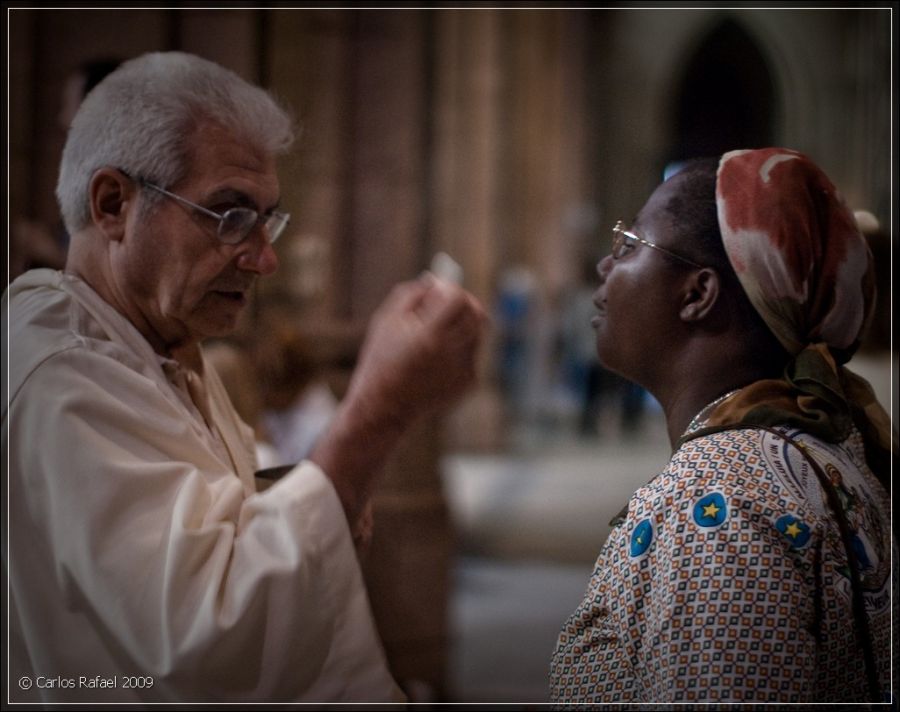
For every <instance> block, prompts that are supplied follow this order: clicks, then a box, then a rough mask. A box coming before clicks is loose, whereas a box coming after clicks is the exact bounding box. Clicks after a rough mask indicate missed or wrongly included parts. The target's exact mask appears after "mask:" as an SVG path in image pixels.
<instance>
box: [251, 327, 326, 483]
mask: <svg viewBox="0 0 900 712" xmlns="http://www.w3.org/2000/svg"><path fill="white" fill-rule="evenodd" d="M266 332H267V333H265V334H262V335H261V338H260V339H259V341H258V342H257V344H256V346H255V348H254V361H255V363H256V365H257V375H258V378H259V383H260V388H261V396H262V400H261V404H262V411H261V414H260V426H261V428H262V431H263V432H264V433H265V435H266V437H267V439H268V440H269V442H271V443H272V446H273V447H274V448H275V452H276V453H277V459H278V462H277V463H275V464H278V465H288V464H291V463H294V462H300V460H302V459H303V458H305V457H306V456H307V455H308V454H309V453H310V452H311V451H312V448H313V446H314V445H315V443H316V440H318V438H319V436H320V435H321V434H322V433H324V432H325V430H327V428H328V425H329V423H330V422H331V420H332V418H333V417H334V414H335V411H336V410H337V405H338V399H337V398H336V397H335V394H334V393H333V392H332V390H331V387H330V386H329V385H328V383H327V382H326V381H325V380H324V378H323V369H322V367H323V364H322V359H321V358H320V357H319V356H318V355H317V354H316V351H315V348H314V342H313V341H312V340H311V339H310V338H309V337H308V336H304V335H303V334H301V333H300V332H298V331H296V330H294V329H291V328H289V327H286V326H284V325H282V326H281V327H273V328H272V329H271V330H266Z"/></svg>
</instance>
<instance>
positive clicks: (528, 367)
mask: <svg viewBox="0 0 900 712" xmlns="http://www.w3.org/2000/svg"><path fill="white" fill-rule="evenodd" d="M537 286H538V285H537V282H536V279H535V276H534V273H533V272H532V271H531V270H529V269H528V268H527V267H524V266H522V265H515V266H512V267H509V268H508V269H506V270H504V272H503V273H502V274H501V275H500V280H499V285H498V291H497V302H496V308H495V324H494V325H495V328H496V330H497V334H498V342H499V344H498V354H497V378H498V380H499V383H500V389H501V392H502V393H503V395H504V397H505V398H506V401H507V404H508V406H509V408H510V416H511V418H512V420H513V421H517V420H519V419H521V418H522V417H524V415H525V410H526V407H527V405H528V396H529V390H530V388H531V381H532V379H533V378H534V376H535V374H534V372H533V368H532V366H533V363H534V359H535V351H536V346H537V344H536V332H537V310H538V306H537V299H538V294H537Z"/></svg>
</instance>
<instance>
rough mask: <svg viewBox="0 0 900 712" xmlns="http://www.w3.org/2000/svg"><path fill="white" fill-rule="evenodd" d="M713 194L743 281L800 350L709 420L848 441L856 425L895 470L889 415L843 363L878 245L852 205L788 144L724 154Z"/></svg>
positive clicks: (877, 460) (870, 449) (873, 454)
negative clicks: (779, 375) (778, 374)
mask: <svg viewBox="0 0 900 712" xmlns="http://www.w3.org/2000/svg"><path fill="white" fill-rule="evenodd" d="M716 205H717V208H718V218H719V228H720V230H721V233H722V241H723V243H724V246H725V252H726V253H727V254H728V258H729V260H730V262H731V264H732V266H733V267H734V271H735V273H736V274H737V277H738V279H739V281H740V283H741V286H742V287H743V288H744V291H745V292H746V294H747V296H748V297H749V299H750V303H751V304H752V305H753V306H754V308H755V309H756V311H757V312H758V313H759V314H760V316H761V317H762V319H763V321H764V322H765V323H766V325H767V326H768V327H769V329H770V330H771V331H772V333H773V334H775V336H776V337H777V338H778V340H779V341H780V342H781V344H782V345H783V346H784V348H785V350H786V351H787V352H788V353H789V354H790V355H791V356H792V359H791V361H790V362H789V364H788V366H787V368H786V369H785V373H784V378H783V379H771V380H763V381H758V382H757V383H754V384H752V385H751V386H749V387H747V388H744V389H742V390H741V391H740V392H739V393H738V394H736V396H735V397H733V398H728V399H726V400H724V401H723V402H722V404H721V406H719V407H717V408H714V409H713V411H712V413H711V414H710V417H709V419H708V420H707V426H708V427H711V428H714V427H719V428H721V426H723V425H726V424H743V425H752V424H757V425H769V426H771V425H793V426H796V427H799V428H802V429H804V430H806V431H807V432H810V433H811V434H813V435H815V436H817V437H820V438H822V439H824V440H827V441H830V442H841V441H843V440H844V439H845V438H847V437H848V436H849V435H850V432H851V429H852V426H853V425H854V424H855V425H856V426H857V427H858V428H859V429H860V431H861V432H862V435H863V438H864V441H865V443H866V457H867V460H868V462H869V465H870V467H871V469H872V470H873V472H874V473H875V474H876V476H878V477H879V479H882V480H883V481H885V480H887V478H888V477H889V470H890V453H891V447H892V445H891V443H892V435H891V427H890V420H889V418H888V416H887V414H886V413H885V412H884V409H883V408H881V406H880V405H879V404H878V401H877V400H876V398H875V395H874V393H873V392H872V388H871V386H869V384H868V383H867V382H866V381H865V380H864V379H862V378H860V377H859V376H856V375H855V374H853V373H851V372H850V371H848V370H847V369H845V368H843V364H844V363H846V362H847V361H848V360H849V359H850V357H851V356H852V355H853V352H854V351H855V350H856V348H857V347H858V346H859V342H860V339H861V337H862V334H863V331H864V329H865V327H866V326H867V324H868V321H869V317H870V316H871V313H872V309H873V307H874V303H875V277H874V264H873V261H872V255H871V253H870V251H869V248H868V245H867V243H866V240H865V238H864V237H863V236H862V234H861V233H860V231H859V229H858V228H857V226H856V221H855V219H854V217H853V214H852V213H851V212H850V210H849V209H848V208H847V206H846V204H845V203H844V200H843V198H842V197H841V195H840V194H839V193H838V191H837V190H836V189H835V187H834V186H833V185H832V183H831V181H830V180H829V179H828V177H827V176H826V175H825V174H824V173H823V172H822V171H821V169H819V168H818V167H817V166H816V165H815V164H814V163H813V162H812V161H810V160H809V159H808V158H807V157H806V156H804V155H803V154H801V153H798V152H796V151H792V150H789V149H785V148H764V149H758V150H744V151H731V152H730V153H726V154H725V155H724V156H722V158H721V160H720V162H719V170H718V174H717V179H716Z"/></svg>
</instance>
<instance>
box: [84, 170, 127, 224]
mask: <svg viewBox="0 0 900 712" xmlns="http://www.w3.org/2000/svg"><path fill="white" fill-rule="evenodd" d="M88 195H89V197H90V201H91V203H90V204H91V221H92V222H93V224H94V225H95V226H96V227H97V228H98V229H99V230H100V232H101V233H103V235H104V236H105V237H106V238H107V239H108V240H121V239H122V238H123V237H124V236H125V219H126V217H127V215H128V209H129V207H130V206H131V204H132V202H133V200H134V196H135V195H136V193H135V186H134V181H133V180H132V179H131V178H129V177H128V176H126V175H125V174H124V173H122V171H119V170H116V169H115V168H101V169H100V170H98V171H97V172H96V173H94V175H93V176H92V177H91V182H90V185H89V187H88Z"/></svg>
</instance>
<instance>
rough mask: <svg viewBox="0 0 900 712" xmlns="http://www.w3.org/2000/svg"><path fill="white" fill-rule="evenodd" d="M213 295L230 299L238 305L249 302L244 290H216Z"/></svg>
mask: <svg viewBox="0 0 900 712" xmlns="http://www.w3.org/2000/svg"><path fill="white" fill-rule="evenodd" d="M213 294H215V295H217V296H219V297H223V298H225V299H229V300H231V301H233V302H235V303H236V304H243V303H244V302H246V301H247V297H246V293H245V291H244V290H242V289H214V290H213Z"/></svg>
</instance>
